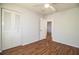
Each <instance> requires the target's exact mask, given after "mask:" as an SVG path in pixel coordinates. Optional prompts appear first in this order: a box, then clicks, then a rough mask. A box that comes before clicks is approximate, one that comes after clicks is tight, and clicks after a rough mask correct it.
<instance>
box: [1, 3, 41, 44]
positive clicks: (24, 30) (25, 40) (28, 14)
mask: <svg viewBox="0 0 79 59" xmlns="http://www.w3.org/2000/svg"><path fill="white" fill-rule="evenodd" d="M2 8H6V9H10V10H13V11H15V12H20V13H21V14H22V19H21V44H29V43H32V42H35V41H38V40H40V27H39V26H40V17H41V15H40V14H37V13H35V12H33V11H30V10H27V9H24V8H20V7H18V6H16V5H13V4H2ZM12 39H13V38H12Z"/></svg>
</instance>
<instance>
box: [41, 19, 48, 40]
mask: <svg viewBox="0 0 79 59" xmlns="http://www.w3.org/2000/svg"><path fill="white" fill-rule="evenodd" d="M46 35H47V21H46V20H45V19H43V18H41V19H40V39H46Z"/></svg>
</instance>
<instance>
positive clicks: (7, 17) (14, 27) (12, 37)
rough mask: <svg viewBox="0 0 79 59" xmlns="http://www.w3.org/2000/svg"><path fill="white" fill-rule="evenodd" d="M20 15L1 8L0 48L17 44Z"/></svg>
mask: <svg viewBox="0 0 79 59" xmlns="http://www.w3.org/2000/svg"><path fill="white" fill-rule="evenodd" d="M19 24H20V15H19V14H17V13H16V12H14V11H10V10H6V9H2V49H3V50H5V49H9V48H12V47H16V46H19V45H20V44H21V39H20V30H19V29H20V26H19Z"/></svg>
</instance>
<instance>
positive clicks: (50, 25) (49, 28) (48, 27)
mask: <svg viewBox="0 0 79 59" xmlns="http://www.w3.org/2000/svg"><path fill="white" fill-rule="evenodd" d="M51 27H52V22H51V21H49V22H47V33H48V34H51V32H52V30H51V29H52V28H51Z"/></svg>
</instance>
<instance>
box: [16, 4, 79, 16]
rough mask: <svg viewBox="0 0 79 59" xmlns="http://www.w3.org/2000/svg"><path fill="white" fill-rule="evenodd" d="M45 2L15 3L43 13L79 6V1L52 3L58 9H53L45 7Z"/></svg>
mask: <svg viewBox="0 0 79 59" xmlns="http://www.w3.org/2000/svg"><path fill="white" fill-rule="evenodd" d="M44 4H45V3H15V5H18V6H20V7H23V8H26V9H29V10H32V11H34V12H37V13H40V14H43V15H46V14H51V13H54V12H59V11H64V10H68V9H71V8H75V7H78V6H79V4H78V3H51V4H50V5H51V6H53V7H54V8H55V9H56V11H53V10H52V9H51V8H47V9H46V8H44Z"/></svg>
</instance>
